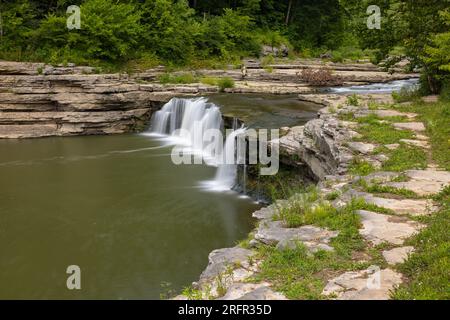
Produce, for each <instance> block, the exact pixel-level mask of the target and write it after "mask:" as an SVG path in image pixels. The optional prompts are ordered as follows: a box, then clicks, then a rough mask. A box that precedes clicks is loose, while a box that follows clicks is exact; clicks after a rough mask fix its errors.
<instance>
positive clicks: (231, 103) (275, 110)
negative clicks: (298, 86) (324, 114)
mask: <svg viewBox="0 0 450 320" xmlns="http://www.w3.org/2000/svg"><path fill="white" fill-rule="evenodd" d="M208 100H209V101H211V102H213V103H215V104H217V105H218V106H220V108H221V110H222V113H223V114H225V115H228V116H236V117H238V118H239V119H241V120H242V121H244V122H245V125H246V126H248V127H252V128H264V129H277V128H281V127H293V126H298V125H303V124H305V123H306V122H307V121H308V120H310V119H313V118H315V117H316V116H317V111H318V110H319V109H320V107H319V106H317V105H316V104H312V103H307V102H303V101H300V100H298V98H297V95H273V94H266V95H260V94H258V95H254V94H233V95H231V94H226V93H224V94H214V95H211V96H208Z"/></svg>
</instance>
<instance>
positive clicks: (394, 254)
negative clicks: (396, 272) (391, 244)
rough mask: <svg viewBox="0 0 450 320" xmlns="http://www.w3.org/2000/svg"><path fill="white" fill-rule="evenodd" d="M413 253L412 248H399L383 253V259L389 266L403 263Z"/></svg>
mask: <svg viewBox="0 0 450 320" xmlns="http://www.w3.org/2000/svg"><path fill="white" fill-rule="evenodd" d="M413 252H414V247H400V248H394V249H392V250H385V251H383V257H384V259H385V260H386V262H387V263H389V264H390V265H395V264H398V263H403V262H405V261H406V259H408V256H409V255H410V254H411V253H413Z"/></svg>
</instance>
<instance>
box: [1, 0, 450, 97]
mask: <svg viewBox="0 0 450 320" xmlns="http://www.w3.org/2000/svg"><path fill="white" fill-rule="evenodd" d="M0 4H1V7H0V15H1V16H0V17H1V19H0V22H1V25H0V27H1V28H0V58H3V59H11V60H36V61H48V62H58V63H61V62H62V63H63V62H76V63H90V64H96V63H100V62H103V63H111V64H119V63H124V62H127V61H131V60H136V59H137V60H139V59H144V60H145V59H146V60H153V61H155V62H156V61H158V62H162V63H168V64H177V65H183V64H184V65H189V64H192V63H195V62H196V61H199V60H208V59H209V60H212V59H219V60H233V59H234V60H238V59H239V57H243V56H259V55H260V53H261V47H262V46H263V45H268V46H280V45H281V44H284V45H285V46H287V47H289V48H290V49H291V50H290V51H291V52H292V53H294V54H298V55H300V56H304V57H308V56H316V55H320V54H322V53H325V52H328V51H334V53H335V54H334V56H335V59H337V60H338V59H340V58H345V57H360V56H361V54H359V52H362V50H371V51H370V53H371V55H372V56H373V60H374V61H381V60H383V59H385V58H386V57H390V58H391V60H392V61H396V60H395V57H398V58H405V57H407V58H408V59H410V60H411V62H412V64H411V65H412V67H421V68H423V70H425V71H424V72H425V73H426V74H427V75H428V76H429V80H430V82H429V83H430V86H431V87H432V88H433V89H434V90H436V88H438V87H439V83H440V82H441V81H443V79H446V78H448V73H449V72H450V71H449V61H448V56H449V55H448V48H449V29H450V25H449V16H450V13H449V11H448V7H449V6H450V0H370V1H369V0H361V1H360V0H189V1H187V0H124V1H119V0H70V1H69V0H52V1H45V2H43V1H36V0H1V1H0ZM69 5H78V6H80V8H81V29H79V30H68V29H67V27H66V19H67V16H68V15H67V13H66V9H67V7H68V6H69ZM369 5H378V6H379V7H380V9H381V29H380V30H378V29H372V30H371V29H368V28H367V24H366V21H367V18H368V14H367V7H368V6H369ZM365 52H369V51H365ZM430 76H431V78H430Z"/></svg>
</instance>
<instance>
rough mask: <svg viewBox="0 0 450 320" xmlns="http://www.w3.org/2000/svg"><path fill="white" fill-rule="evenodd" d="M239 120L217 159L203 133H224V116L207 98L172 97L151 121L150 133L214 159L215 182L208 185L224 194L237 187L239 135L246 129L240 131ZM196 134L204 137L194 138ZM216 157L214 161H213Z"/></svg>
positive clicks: (197, 136) (205, 157)
mask: <svg viewBox="0 0 450 320" xmlns="http://www.w3.org/2000/svg"><path fill="white" fill-rule="evenodd" d="M237 126H238V121H237V119H234V121H233V132H232V133H231V134H229V135H228V137H227V138H226V141H225V144H224V148H223V150H222V152H221V154H220V155H219V156H218V157H217V156H216V157H215V156H214V155H213V154H208V151H207V150H210V149H208V148H207V145H205V143H204V141H203V133H204V132H206V131H207V130H209V129H216V130H221V131H223V120H222V114H221V112H220V109H219V107H218V106H216V105H215V104H212V103H208V101H207V100H206V99H205V98H199V99H180V98H173V99H172V100H170V101H169V102H168V103H167V104H165V105H164V106H163V108H162V109H161V110H160V111H158V112H156V113H155V114H154V116H153V118H152V125H151V133H152V134H156V135H158V136H165V137H167V138H168V140H169V141H170V142H171V143H173V144H175V145H183V146H185V147H186V148H187V149H186V151H191V152H193V153H200V154H202V156H203V157H204V159H205V160H207V159H208V158H209V159H213V160H215V161H213V162H211V161H209V162H208V164H214V162H215V163H216V164H217V166H218V169H217V173H216V176H215V179H214V181H211V182H208V183H206V185H207V186H208V187H209V188H212V189H214V190H218V191H223V190H230V189H232V188H233V187H234V186H235V184H236V179H237V164H236V161H235V154H236V144H237V141H236V140H237V139H236V138H237V136H238V135H240V134H242V133H244V132H245V129H244V128H237ZM194 131H197V132H200V133H201V134H199V135H195V134H194ZM214 158H215V159H214ZM227 160H228V161H227Z"/></svg>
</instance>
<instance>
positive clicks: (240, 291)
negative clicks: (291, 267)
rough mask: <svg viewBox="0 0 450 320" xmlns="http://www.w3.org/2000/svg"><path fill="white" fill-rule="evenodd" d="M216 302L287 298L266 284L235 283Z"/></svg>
mask: <svg viewBox="0 0 450 320" xmlns="http://www.w3.org/2000/svg"><path fill="white" fill-rule="evenodd" d="M218 300H287V298H286V297H285V296H284V295H283V294H281V293H279V292H275V291H273V290H272V289H271V288H270V284H268V283H265V282H263V283H258V284H255V283H235V284H233V285H231V286H230V288H229V289H228V291H227V293H226V294H225V296H223V297H222V298H220V299H218Z"/></svg>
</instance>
